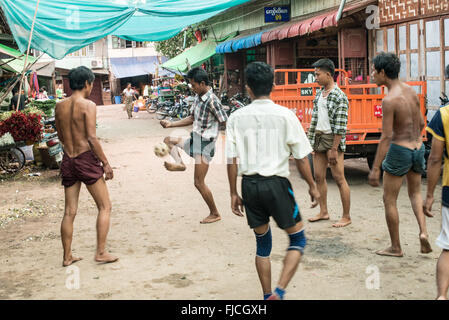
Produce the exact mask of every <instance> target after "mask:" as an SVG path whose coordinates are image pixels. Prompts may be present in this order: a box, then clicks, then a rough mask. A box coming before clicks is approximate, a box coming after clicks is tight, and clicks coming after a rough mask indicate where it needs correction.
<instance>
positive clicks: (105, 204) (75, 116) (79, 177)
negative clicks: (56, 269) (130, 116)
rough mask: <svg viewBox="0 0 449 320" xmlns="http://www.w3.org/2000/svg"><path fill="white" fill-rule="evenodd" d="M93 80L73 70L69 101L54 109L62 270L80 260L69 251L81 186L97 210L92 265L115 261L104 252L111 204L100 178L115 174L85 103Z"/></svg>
mask: <svg viewBox="0 0 449 320" xmlns="http://www.w3.org/2000/svg"><path fill="white" fill-rule="evenodd" d="M94 78H95V76H94V74H93V73H92V71H91V70H89V69H88V68H86V67H78V68H76V69H72V70H71V71H70V73H69V80H70V88H71V89H72V90H73V94H72V96H71V97H70V98H67V99H64V100H62V101H61V102H58V103H57V104H56V109H55V118H56V129H57V131H58V137H59V140H60V141H61V143H62V145H63V148H64V157H63V160H62V163H61V175H62V185H63V186H64V192H65V212H64V218H63V219H62V224H61V239H62V246H63V249H64V258H63V263H62V265H63V266H64V267H67V266H69V265H71V264H72V263H74V262H77V261H79V260H82V258H77V257H74V256H72V249H71V245H72V234H73V221H74V220H75V216H76V212H77V209H78V198H79V192H80V188H81V182H83V183H84V184H85V185H86V187H87V190H89V193H90V194H91V195H92V197H93V198H94V200H95V203H96V204H97V207H98V218H97V252H96V254H95V261H97V262H100V263H110V262H115V261H117V260H118V258H117V257H114V256H112V255H111V254H109V253H108V252H106V250H105V246H106V236H107V234H108V231H109V218H110V214H111V201H110V200H109V193H108V188H107V186H106V183H105V179H104V178H103V174H105V175H106V180H110V179H112V178H113V177H114V173H113V171H112V168H111V166H110V165H109V163H108V160H107V158H106V156H105V154H104V153H103V149H102V148H101V145H100V142H99V141H98V139H97V136H96V117H97V108H96V105H95V103H93V102H92V101H90V100H87V98H88V97H89V96H90V93H91V91H92V86H93V82H94ZM100 161H101V163H102V164H103V166H101V164H100Z"/></svg>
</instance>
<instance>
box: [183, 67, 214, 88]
mask: <svg viewBox="0 0 449 320" xmlns="http://www.w3.org/2000/svg"><path fill="white" fill-rule="evenodd" d="M186 78H187V79H189V80H194V81H195V82H196V83H198V84H200V83H201V82H203V81H204V83H205V84H206V86H208V85H209V76H208V75H207V72H206V70H204V69H203V68H200V67H196V68H193V69H190V70H189V72H188V73H187V76H186Z"/></svg>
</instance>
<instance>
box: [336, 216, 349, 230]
mask: <svg viewBox="0 0 449 320" xmlns="http://www.w3.org/2000/svg"><path fill="white" fill-rule="evenodd" d="M351 223H352V221H351V218H341V219H340V221H338V222H337V223H334V224H333V225H332V227H335V228H343V227H346V226H348V225H350V224H351Z"/></svg>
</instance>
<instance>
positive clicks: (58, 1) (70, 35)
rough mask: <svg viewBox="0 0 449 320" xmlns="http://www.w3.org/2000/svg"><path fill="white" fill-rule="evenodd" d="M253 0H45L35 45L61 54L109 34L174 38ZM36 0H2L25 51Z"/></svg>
mask: <svg viewBox="0 0 449 320" xmlns="http://www.w3.org/2000/svg"><path fill="white" fill-rule="evenodd" d="M248 1H249V0H96V1H92V0H41V1H40V4H39V9H38V11H37V17H36V23H35V27H34V28H35V29H34V33H33V39H32V42H31V47H32V48H34V49H37V50H39V51H42V52H45V53H47V54H49V55H50V56H52V57H54V58H56V59H62V58H63V57H64V56H65V55H67V54H69V53H71V52H75V51H77V50H79V49H81V48H83V47H85V46H87V45H89V44H90V43H93V42H95V41H97V40H99V39H102V38H104V37H105V36H107V35H109V34H113V35H116V36H119V37H121V38H124V39H127V40H133V41H160V40H166V39H169V38H171V37H173V36H175V35H176V34H178V33H179V32H180V31H182V29H183V28H185V27H187V26H189V25H192V24H196V23H199V22H201V21H203V20H206V19H208V18H210V17H212V16H214V15H216V14H218V13H220V12H223V11H224V10H226V9H229V8H231V7H233V6H236V5H239V4H242V3H245V2H248ZM36 3H37V0H1V1H0V5H1V8H2V9H3V12H4V13H5V16H6V19H7V20H8V25H9V27H10V29H11V31H12V34H13V36H14V39H15V41H16V42H17V44H18V46H19V49H20V51H21V52H25V51H26V49H27V47H28V38H29V35H30V31H31V25H32V22H33V17H34V12H35V9H36Z"/></svg>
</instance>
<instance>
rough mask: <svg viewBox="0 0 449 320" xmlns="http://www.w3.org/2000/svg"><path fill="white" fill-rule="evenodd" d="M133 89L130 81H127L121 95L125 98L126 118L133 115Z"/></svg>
mask: <svg viewBox="0 0 449 320" xmlns="http://www.w3.org/2000/svg"><path fill="white" fill-rule="evenodd" d="M134 94H135V91H134V90H133V89H132V88H131V83H128V85H127V86H126V89H125V90H123V93H122V95H123V97H124V99H125V101H124V103H125V108H126V112H127V113H128V119H131V118H132V117H133V97H134Z"/></svg>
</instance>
